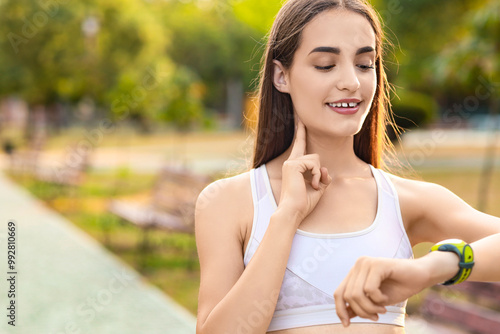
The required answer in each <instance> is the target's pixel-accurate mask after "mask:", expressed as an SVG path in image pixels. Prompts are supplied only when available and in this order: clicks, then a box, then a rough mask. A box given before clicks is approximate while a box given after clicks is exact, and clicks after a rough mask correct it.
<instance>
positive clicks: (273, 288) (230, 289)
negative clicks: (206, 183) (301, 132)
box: [196, 182, 297, 334]
mask: <svg viewBox="0 0 500 334" xmlns="http://www.w3.org/2000/svg"><path fill="white" fill-rule="evenodd" d="M227 183H229V182H227ZM212 186H213V187H217V183H215V184H213V185H212ZM206 190H207V191H210V189H206ZM203 195H204V194H203V193H202V194H201V195H200V196H203ZM230 195H231V191H226V190H225V189H224V187H218V188H217V189H215V190H213V189H212V191H211V197H210V199H211V200H210V202H209V204H208V203H207V205H206V206H205V207H204V208H203V209H199V210H197V213H196V243H197V247H198V256H199V260H200V270H201V277H200V292H199V299H198V319H197V327H196V333H197V334H202V333H203V334H208V333H214V334H215V333H216V334H226V333H227V334H234V333H265V332H266V330H267V328H268V327H269V323H270V322H271V318H272V316H273V313H274V309H275V307H276V303H277V300H278V295H279V291H280V287H281V283H282V281H283V276H284V274H285V268H286V264H287V261H288V256H289V254H290V249H291V245H292V240H293V236H294V234H295V231H296V228H294V227H295V226H297V223H296V222H295V221H294V220H295V219H297V218H296V217H294V216H293V215H291V214H288V213H287V212H286V211H284V210H278V211H276V212H275V213H274V214H273V215H272V217H271V221H270V223H269V227H268V229H267V231H266V233H265V235H264V237H263V239H262V242H261V243H260V245H259V247H258V248H257V250H256V252H255V254H254V255H253V257H252V259H251V261H250V263H249V264H248V266H247V267H246V268H245V269H244V266H243V255H242V245H243V243H242V240H241V237H240V234H241V233H239V227H238V225H239V224H237V217H235V216H234V214H237V213H236V212H234V211H233V210H232V209H229V208H228V206H229V205H231V203H232V202H233V201H234V195H233V196H232V198H231V196H230ZM233 203H234V202H233ZM197 206H198V204H197ZM235 206H236V205H235ZM228 209H229V210H228ZM228 211H229V212H231V211H233V212H232V214H229V215H227V213H228Z"/></svg>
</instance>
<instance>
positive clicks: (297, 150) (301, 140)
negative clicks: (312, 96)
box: [289, 119, 306, 159]
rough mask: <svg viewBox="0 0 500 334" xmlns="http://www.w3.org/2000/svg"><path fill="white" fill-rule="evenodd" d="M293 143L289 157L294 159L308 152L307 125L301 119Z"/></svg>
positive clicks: (298, 121)
mask: <svg viewBox="0 0 500 334" xmlns="http://www.w3.org/2000/svg"><path fill="white" fill-rule="evenodd" d="M292 145H293V146H292V152H291V153H290V157H289V158H292V159H294V158H298V157H301V156H303V155H304V154H306V127H305V125H304V123H302V121H301V120H300V119H297V131H296V133H295V139H294V141H293V144H292Z"/></svg>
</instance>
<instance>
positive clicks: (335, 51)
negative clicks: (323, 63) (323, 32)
mask: <svg viewBox="0 0 500 334" xmlns="http://www.w3.org/2000/svg"><path fill="white" fill-rule="evenodd" d="M373 51H375V49H374V48H373V47H371V46H364V47H362V48H359V49H358V51H356V56H357V55H360V54H362V53H368V52H373ZM314 52H327V53H333V54H336V55H339V54H340V49H339V48H337V47H331V46H320V47H317V48H315V49H314V50H312V51H311V52H310V53H309V54H311V53H314Z"/></svg>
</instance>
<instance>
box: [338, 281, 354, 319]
mask: <svg viewBox="0 0 500 334" xmlns="http://www.w3.org/2000/svg"><path fill="white" fill-rule="evenodd" d="M348 276H349V275H348ZM346 279H347V277H346V278H345V279H344V280H343V281H342V282H341V283H340V285H339V286H338V287H337V290H336V291H335V293H334V299H335V310H336V311H337V316H338V317H339V318H340V321H341V322H342V325H344V327H347V326H349V319H350V318H352V317H351V316H350V314H349V310H348V307H347V303H346V301H345V299H344V292H345V282H346Z"/></svg>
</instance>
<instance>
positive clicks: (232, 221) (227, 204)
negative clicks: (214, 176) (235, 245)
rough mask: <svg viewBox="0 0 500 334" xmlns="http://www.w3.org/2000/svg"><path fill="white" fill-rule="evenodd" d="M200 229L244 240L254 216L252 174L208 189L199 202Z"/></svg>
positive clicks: (214, 184) (245, 174)
mask: <svg viewBox="0 0 500 334" xmlns="http://www.w3.org/2000/svg"><path fill="white" fill-rule="evenodd" d="M195 215H196V217H198V218H200V217H202V216H203V217H204V218H206V219H201V218H200V219H195V223H196V225H197V226H196V228H202V226H200V224H209V225H210V228H212V229H213V228H216V229H218V228H221V229H226V230H228V229H229V230H232V231H233V232H235V231H237V232H238V233H239V235H240V237H242V238H243V237H244V235H245V234H244V233H245V228H246V226H245V224H246V222H248V219H249V217H250V218H251V217H252V215H253V202H252V191H251V185H250V172H249V171H247V172H244V173H241V174H238V175H235V176H231V177H228V178H223V179H219V180H217V181H214V182H212V183H210V184H209V185H208V186H206V187H205V188H204V189H203V190H202V191H201V193H200V195H199V196H198V199H197V202H196V213H195Z"/></svg>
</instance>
